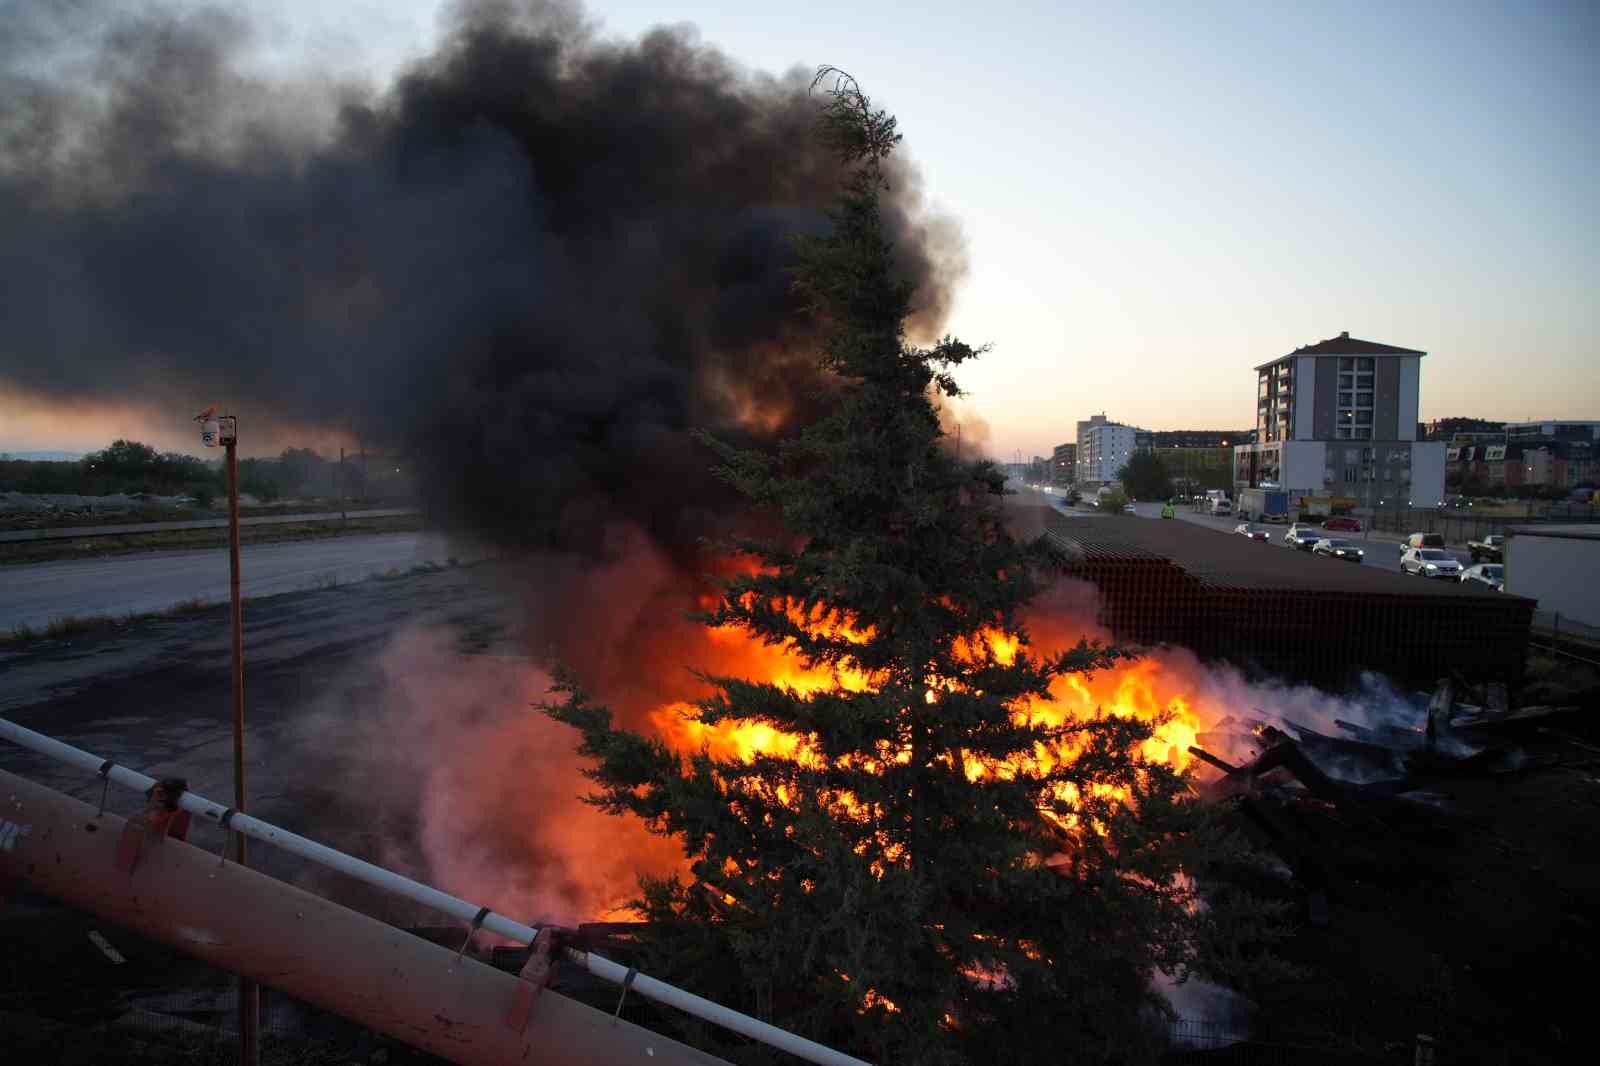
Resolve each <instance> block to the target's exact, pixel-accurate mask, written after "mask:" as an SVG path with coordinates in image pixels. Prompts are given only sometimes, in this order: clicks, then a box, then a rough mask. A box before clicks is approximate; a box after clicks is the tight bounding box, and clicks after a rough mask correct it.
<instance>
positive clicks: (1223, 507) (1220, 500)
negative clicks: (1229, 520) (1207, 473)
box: [1211, 496, 1233, 515]
mask: <svg viewBox="0 0 1600 1066" xmlns="http://www.w3.org/2000/svg"><path fill="white" fill-rule="evenodd" d="M1211 513H1212V514H1214V515H1218V514H1232V513H1233V503H1232V502H1231V501H1230V500H1229V499H1228V498H1227V497H1226V496H1213V497H1212V498H1211Z"/></svg>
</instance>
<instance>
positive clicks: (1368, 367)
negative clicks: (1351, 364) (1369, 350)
mask: <svg viewBox="0 0 1600 1066" xmlns="http://www.w3.org/2000/svg"><path fill="white" fill-rule="evenodd" d="M1356 369H1357V370H1365V371H1368V372H1369V373H1370V372H1371V371H1372V360H1371V359H1358V360H1356Z"/></svg>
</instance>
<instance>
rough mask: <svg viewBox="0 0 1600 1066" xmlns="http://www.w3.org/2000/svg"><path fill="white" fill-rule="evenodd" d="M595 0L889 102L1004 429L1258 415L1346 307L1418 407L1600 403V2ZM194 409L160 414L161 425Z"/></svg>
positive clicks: (6, 402)
mask: <svg viewBox="0 0 1600 1066" xmlns="http://www.w3.org/2000/svg"><path fill="white" fill-rule="evenodd" d="M252 2H253V5H254V6H255V7H256V8H257V9H258V10H259V11H260V12H262V17H263V19H264V20H265V24H266V25H267V26H268V27H269V29H268V30H267V32H266V34H265V36H264V37H263V41H264V48H265V51H264V54H263V57H262V58H263V61H264V62H267V63H270V64H273V65H281V66H284V67H287V68H296V69H303V68H305V67H308V66H309V67H317V68H320V69H322V70H323V71H325V72H327V73H329V74H332V75H334V76H348V75H351V74H363V75H365V76H367V77H369V78H370V79H371V80H373V81H374V82H379V81H382V80H384V79H386V78H387V77H388V76H389V75H390V74H392V73H393V71H394V70H396V69H397V68H399V67H401V66H403V64H404V63H405V61H406V60H407V58H408V57H410V56H414V55H418V54H421V53H423V52H424V51H425V50H426V49H427V48H428V47H429V46H430V44H431V43H432V41H433V39H434V24H435V17H436V14H437V11H438V10H439V4H438V3H436V2H435V0H385V2H377V0H356V2H348V3H337V4H328V3H326V2H325V0H274V2H272V3H270V4H269V3H265V2H261V0H252ZM589 13H590V15H591V16H592V17H594V18H596V19H598V20H600V21H601V23H602V24H603V29H604V31H605V32H606V33H608V34H614V35H618V36H625V37H636V36H637V35H638V34H639V33H641V32H643V31H645V30H647V29H648V28H650V27H651V26H654V25H658V24H660V23H662V22H664V21H666V22H673V23H690V24H693V25H694V26H696V27H698V29H699V32H700V34H701V36H702V38H703V39H704V40H705V41H706V42H707V43H709V44H712V45H714V46H716V47H718V48H720V49H722V50H723V51H725V52H726V53H728V54H729V55H730V56H731V57H733V58H734V59H735V60H736V61H737V62H739V63H740V64H742V65H743V66H745V67H746V68H748V69H751V70H756V71H765V72H771V73H781V72H783V71H786V70H788V69H790V68H791V67H794V66H796V65H799V66H804V67H812V66H815V65H816V64H819V63H831V64H834V65H837V66H839V67H842V68H844V69H846V70H849V71H850V72H851V73H853V74H855V75H857V76H858V77H859V78H860V79H861V81H862V82H863V84H864V86H865V87H866V89H867V90H868V91H869V92H870V93H871V94H872V95H873V96H874V97H875V98H876V99H877V101H878V102H879V103H881V104H882V105H883V106H886V107H888V108H890V109H891V110H893V111H894V112H895V113H896V114H897V115H898V116H899V118H900V122H901V128H902V130H903V131H904V133H905V135H906V148H907V151H908V152H909V154H910V155H911V156H912V157H913V158H914V159H915V161H916V162H917V164H918V165H919V167H920V168H921V171H922V175H923V179H924V183H925V194H926V196H927V198H928V200H929V202H930V203H931V204H932V205H933V206H934V207H935V208H936V209H937V210H938V211H940V212H942V213H944V214H947V215H949V216H950V217H952V218H953V219H955V220H956V221H957V222H958V223H959V225H960V227H961V229H962V231H963V232H964V234H965V238H966V244H967V250H968V255H969V259H970V270H969V273H968V276H967V279H966V281H965V282H964V284H963V285H962V286H961V288H960V290H959V292H958V302H957V306H956V312H955V315H954V318H953V320H952V322H951V327H952V329H953V330H954V331H955V332H957V333H959V334H960V335H961V336H963V337H964V338H965V339H967V340H969V341H974V342H979V341H984V342H991V343H993V345H994V350H993V352H992V353H991V354H990V355H989V356H987V357H986V358H985V359H984V360H982V362H981V363H979V364H978V365H976V366H974V367H972V368H970V369H967V370H965V371H964V372H963V373H962V375H961V380H962V381H963V382H964V384H965V385H966V387H967V388H968V390H969V391H970V393H971V395H972V400H973V403H974V405H975V407H976V409H977V411H978V412H979V414H980V415H981V417H982V418H983V420H984V421H986V422H987V423H988V426H989V430H990V448H991V451H992V452H993V453H994V454H995V455H996V456H998V457H1001V458H1005V459H1010V458H1012V457H1013V454H1014V452H1015V451H1018V450H1020V451H1021V452H1023V453H1024V455H1025V456H1026V455H1030V454H1033V453H1038V452H1046V451H1048V449H1049V447H1050V446H1051V445H1053V444H1055V443H1058V442H1060V441H1063V440H1067V439H1070V437H1071V434H1072V428H1071V427H1072V423H1073V422H1074V421H1075V420H1077V419H1079V418H1083V417H1087V416H1088V415H1089V414H1090V413H1092V412H1098V411H1102V410H1103V411H1105V412H1107V413H1108V414H1109V415H1110V416H1111V417H1113V418H1116V419H1118V420H1121V421H1126V422H1133V423H1137V424H1140V425H1144V426H1147V427H1150V428H1156V429H1177V428H1217V429H1225V428H1236V427H1239V428H1242V427H1248V426H1249V425H1250V424H1251V422H1252V414H1253V410H1252V403H1253V397H1254V384H1255V383H1254V376H1253V373H1252V371H1251V367H1252V366H1254V365H1255V364H1257V363H1260V362H1263V361H1265V360H1267V359H1270V358H1272V357H1273V356H1276V355H1279V354H1282V353H1284V352H1287V351H1289V350H1290V349H1292V348H1295V347H1297V346H1299V345H1302V344H1306V343H1309V342H1313V341H1317V340H1320V339H1322V338H1325V337H1331V336H1335V335H1337V334H1338V333H1339V332H1340V331H1341V330H1348V331H1349V332H1350V333H1351V334H1352V335H1354V336H1357V337H1363V338H1367V339H1371V340H1377V341H1383V342H1386V343H1391V344H1398V345H1403V346H1406V347H1412V348H1420V349H1424V350H1426V351H1427V352H1428V353H1429V356H1428V358H1427V359H1426V360H1425V361H1424V364H1423V376H1422V394H1421V405H1422V411H1421V414H1422V417H1423V418H1424V419H1427V418H1433V417H1440V416H1447V415H1474V416H1479V417H1490V418H1502V419H1524V418H1534V417H1541V418H1548V417H1567V418H1600V373H1597V372H1596V365H1595V364H1596V354H1597V352H1596V346H1595V342H1594V337H1595V333H1596V328H1595V327H1596V324H1597V323H1596V318H1597V313H1596V310H1595V293H1596V292H1600V270H1597V258H1600V252H1597V248H1600V241H1597V237H1600V233H1597V224H1596V217H1597V216H1596V197H1595V189H1596V187H1597V173H1600V165H1597V164H1600V124H1597V121H1596V119H1597V117H1600V75H1597V70H1600V65H1597V64H1596V63H1595V56H1596V54H1597V52H1600V5H1597V4H1594V3H1582V2H1580V3H1507V4H1493V3H1486V2H1477V0H1473V2H1459V0H1458V2H1436V3H1426V2H1425V3H1406V4H1395V3H1364V2H1359V3H1358V2H1340V3H1317V4H1310V3H1301V4H1294V3H1281V2H1280V3H1221V4H1203V3H1164V4H1150V3H1140V4H1104V3H1093V4H1090V3H1083V4H1073V3H1061V2H1056V3H999V4H989V5H977V6H974V5H972V4H965V3H963V4H957V3H938V2H930V3H925V4H921V5H917V6H916V7H915V8H907V7H906V6H905V5H900V4H872V3H861V2H860V0H853V2H849V3H844V2H835V0H813V2H811V3H808V4H805V5H792V4H784V5H764V4H749V3H732V2H729V0H720V2H719V0H675V2H673V3H671V4H663V3H661V2H659V0H652V2H649V3H645V2H635V0H597V2H595V3H592V4H591V5H590V6H589ZM0 360H3V353H0ZM3 376H4V375H3V365H0V378H3ZM124 415H126V416H127V419H131V420H132V421H131V423H129V425H127V426H124V423H123V422H119V423H118V426H119V428H130V429H139V428H141V427H140V426H138V425H137V415H134V414H129V413H127V412H124ZM181 425H182V423H181V422H179V421H171V422H166V423H163V424H161V425H158V426H150V427H147V428H148V429H149V431H150V432H149V433H148V434H147V435H148V436H154V437H157V438H160V437H166V438H167V439H166V440H162V441H160V443H163V444H165V445H167V446H179V445H180V444H181V443H182V440H183V439H184V433H185V432H186V431H184V430H182V429H181ZM105 430H106V425H105V424H103V423H101V422H100V421H99V420H98V419H96V418H93V417H88V418H85V417H82V416H81V413H79V414H69V413H67V412H40V411H29V410H27V409H26V404H25V403H24V402H22V401H19V400H17V399H16V398H15V397H11V398H10V399H8V398H7V397H5V396H4V395H3V394H0V450H12V451H15V450H22V449H33V448H79V449H83V448H92V447H98V446H101V445H102V444H103V443H105V441H106V440H107V439H109V438H108V435H107V432H106V431H105Z"/></svg>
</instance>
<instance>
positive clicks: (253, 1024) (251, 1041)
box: [194, 407, 261, 1066]
mask: <svg viewBox="0 0 1600 1066" xmlns="http://www.w3.org/2000/svg"><path fill="white" fill-rule="evenodd" d="M194 420H195V421H196V422H199V423H200V443H201V444H203V445H204V446H205V447H207V448H215V447H217V446H218V445H221V446H222V448H223V449H224V450H225V451H226V452H227V468H228V592H229V598H230V599H231V601H232V605H233V809H234V810H235V811H237V812H239V813H240V814H243V813H244V605H243V603H242V601H241V600H240V598H239V420H238V419H237V418H235V417H234V416H233V415H219V414H217V413H216V409H215V408H212V407H208V408H206V409H205V410H204V411H201V412H200V413H199V414H198V415H195V419H194ZM233 857H234V861H235V862H237V863H238V864H239V865H240V866H244V865H246V862H245V846H244V834H243V833H234V834H233ZM260 1022H261V995H260V993H259V991H257V988H256V983H255V982H254V981H251V980H248V979H246V978H243V977H241V978H239V1062H240V1066H257V1063H259V1062H260V1059H261V1046H260V1035H259V1034H260Z"/></svg>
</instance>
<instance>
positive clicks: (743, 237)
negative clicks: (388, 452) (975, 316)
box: [0, 3, 963, 554]
mask: <svg viewBox="0 0 1600 1066" xmlns="http://www.w3.org/2000/svg"><path fill="white" fill-rule="evenodd" d="M448 19H449V21H448V24H447V28H446V32H444V33H443V34H442V37H441V44H440V45H439V47H438V48H437V50H436V51H435V52H434V53H433V54H431V55H429V56H426V57H424V58H422V59H420V60H418V61H416V62H415V63H413V64H412V65H410V66H409V67H407V68H406V69H404V70H403V71H402V72H401V73H400V75H399V76H398V77H397V78H396V79H395V80H394V82H393V83H392V84H390V85H387V86H383V87H381V88H378V89H376V90H373V89H364V88H361V87H358V86H352V85H334V84H327V83H324V82H322V81H319V80H317V79H315V78H312V77H307V78H304V79H302V80H300V81H284V80H282V79H276V80H275V79H271V78H268V77H267V76H265V75H260V74H256V73H252V72H251V69H250V67H249V63H248V56H249V50H250V43H251V35H252V27H251V26H250V25H249V24H248V23H247V22H245V21H243V20H242V19H241V18H240V17H239V16H237V15H234V14H230V13H227V12H225V11H222V10H220V9H210V8H199V9H196V8H183V9H178V8H164V7H161V6H149V5H143V6H139V7H137V8H134V7H131V6H119V5H116V4H96V3H89V4H79V5H70V6H68V7H66V8H62V9H59V10H54V9H53V10H51V11H48V12H45V11H37V10H34V11H30V12H29V13H27V14H26V15H23V14H22V13H19V14H18V18H17V21H16V23H15V25H16V27H17V28H16V30H15V31H14V32H13V33H12V34H11V35H10V38H9V40H10V42H11V43H10V44H9V45H8V44H5V43H0V243H3V245H4V246H5V247H6V248H7V251H8V255H7V256H6V257H5V258H4V259H3V260H0V289H3V291H5V292H6V293H7V299H6V300H5V301H4V303H3V304H0V353H3V358H0V391H7V392H11V393H14V394H17V393H20V394H22V395H25V396H28V397H32V398H37V400H38V401H39V402H40V403H52V402H63V403H67V402H75V403H92V402H101V403H116V404H119V405H122V406H124V407H126V406H144V407H147V408H149V409H167V410H172V409H177V410H188V409H190V408H193V407H197V406H200V405H202V404H203V403H205V402H211V401H213V400H218V401H221V402H223V403H225V404H228V405H230V406H232V407H234V408H235V409H237V410H239V412H240V413H241V414H242V415H244V416H245V417H244V421H243V423H242V424H243V425H244V426H246V427H249V426H250V425H252V424H253V423H254V424H263V423H266V424H267V425H268V427H269V428H277V429H280V430H281V427H283V426H285V425H288V426H304V427H308V428H314V429H316V430H318V431H330V430H336V431H343V432H346V433H348V434H350V435H351V436H352V437H357V436H359V437H363V438H364V439H366V440H367V441H369V442H376V443H379V444H383V445H388V446H390V447H398V448H402V449H405V450H406V451H408V453H409V454H410V456H411V460H412V465H413V467H414V468H416V469H418V470H419V471H420V473H421V477H422V484H423V487H424V492H425V494H426V496H427V497H428V500H429V503H430V506H433V507H434V508H435V510H436V517H443V518H448V520H449V521H450V522H451V523H452V524H456V525H460V526H463V527H465V528H466V529H468V530H469V531H470V532H472V533H474V534H475V535H476V536H478V537H480V538H484V539H488V540H491V541H494V542H496V543H500V544H502V545H516V546H519V547H528V548H533V549H536V550H542V549H553V550H557V551H560V552H563V553H578V554H583V553H588V552H593V551H594V550H595V549H596V547H597V546H601V545H604V544H605V543H606V542H607V540H608V537H609V536H610V531H611V530H612V529H614V528H615V527H617V526H618V525H622V526H625V527H631V528H638V529H642V530H644V531H646V533H647V534H648V536H649V538H650V539H651V540H652V541H654V542H656V543H658V544H661V545H663V546H666V547H667V548H668V549H669V550H674V551H679V550H683V549H685V548H687V547H688V546H689V545H692V544H693V543H695V542H696V541H697V540H698V539H699V538H701V537H703V536H705V535H706V534H707V533H713V532H716V531H718V530H719V529H721V528H722V527H723V526H724V524H725V522H726V517H727V512H728V503H729V499H728V497H727V495H726V492H725V490H724V489H722V488H721V487H720V486H719V485H717V483H715V482H714V481H713V480H712V479H711V478H710V477H709V475H708V471H707V468H708V467H709V465H710V461H711V460H710V457H709V455H708V454H707V453H706V452H705V451H704V450H703V449H702V448H700V447H699V446H698V445H696V444H694V443H693V441H692V440H691V439H690V436H689V434H690V431H691V430H693V429H696V428H704V429H709V430H711V431H713V432H717V433H719V434H723V435H731V436H734V437H737V438H741V439H748V440H755V441H760V440H770V439H772V438H773V437H774V436H777V435H781V434H782V433H784V432H786V431H788V430H790V429H791V428H793V427H794V426H795V425H796V424H797V422H798V421H799V420H802V419H803V418H804V417H805V416H806V414H807V413H808V412H811V411H814V410H815V409H816V407H817V404H818V403H819V400H820V399H821V398H822V396H823V395H824V393H825V391H826V388H827V382H826V381H825V379H824V378H823V376H822V375H821V374H820V373H819V372H818V371H817V369H816V350H817V344H816V341H817V333H816V326H815V324H814V323H812V322H811V321H810V320H808V319H807V318H806V317H805V316H803V315H802V314H801V313H800V308H799V307H798V306H797V303H796V299H795V297H794V295H793V293H792V290H791V286H790V278H789V274H788V269H789V267H790V265H791V264H792V262H793V257H792V254H791V251H790V247H789V243H788V241H789V236H790V235H791V234H793V233H796V232H817V231H819V230H820V229H821V228H823V227H824V226H826V224H827V221H826V215H825V209H826V207H827V205H828V204H829V202H830V201H831V199H832V197H833V195H834V193H835V191H836V190H837V188H838V187H839V182H840V179H841V177H842V174H841V171H840V167H839V165H838V163H837V161H836V159H835V158H834V157H833V156H832V154H831V153H830V152H828V151H827V150H826V149H825V148H824V147H823V146H822V145H821V144H820V142H819V140H818V138H816V137H815V136H814V134H813V124H814V121H815V115H816V113H817V109H818V106H819V103H818V101H817V99H816V98H815V97H813V96H811V95H810V94H809V93H808V91H807V90H808V77H807V75H805V74H804V73H803V72H801V71H800V70H798V69H796V70H795V71H792V72H790V73H789V74H787V75H784V76H782V77H772V76H767V75H761V74H752V73H747V72H744V71H742V70H740V69H739V68H738V67H737V66H736V65H735V64H734V63H733V62H732V61H730V60H729V59H728V58H726V57H725V56H723V55H722V54H721V53H719V52H718V51H717V50H715V49H714V48H711V47H709V46H706V45H704V44H701V43H699V42H698V41H697V40H696V39H695V37H694V35H693V33H692V31H690V30H686V29H683V28H681V27H680V28H671V29H659V30H656V31H654V32H652V33H650V34H648V35H646V36H645V37H643V38H642V39H640V40H638V41H633V42H617V41H612V40H607V39H603V38H601V37H600V36H599V35H597V34H596V33H595V31H594V30H593V29H592V28H590V27H589V26H588V25H586V24H585V21H584V18H583V15H582V12H581V10H580V9H578V8H577V7H575V6H571V5H566V4H530V5H525V6H518V5H514V4H505V3H474V4H462V5H458V6H456V7H455V8H453V9H451V11H450V14H449V16H448ZM863 73H867V74H870V72H863ZM868 84H869V86H870V77H869V78H868ZM885 206H886V215H885V217H886V220H887V221H888V223H889V226H890V228H891V232H892V233H893V235H894V237H895V239H896V243H897V250H898V251H897V254H898V256H899V262H900V266H901V268H902V270H903V271H904V273H905V275H906V277H907V278H908V279H909V280H910V281H911V282H912V283H913V284H914V286H915V291H916V294H917V295H916V316H915V321H914V323H913V325H914V327H915V329H916V332H917V333H918V334H919V335H931V334H932V333H934V332H936V331H937V330H938V328H939V326H940V325H941V324H942V321H943V319H944V317H945V315H946V313H947V311H948V309H949V303H950V298H951V286H952V285H953V283H954V281H955V280H956V279H957V278H958V277H959V275H960V273H961V271H962V269H963V262H962V253H961V247H960V240H959V236H958V234H957V233H956V231H955V229H954V227H953V225H952V224H950V223H949V222H947V221H945V220H941V219H938V218H932V217H929V216H928V215H927V214H926V213H925V212H924V210H923V208H922V205H921V200H920V194H919V192H918V180H917V175H916V173H915V171H914V169H912V168H911V167H910V166H909V165H908V164H905V163H900V164H899V165H897V167H896V170H895V172H894V174H893V183H892V190H891V192H890V194H889V196H888V199H887V202H886V205H885ZM197 401H200V402H199V403H197Z"/></svg>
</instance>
